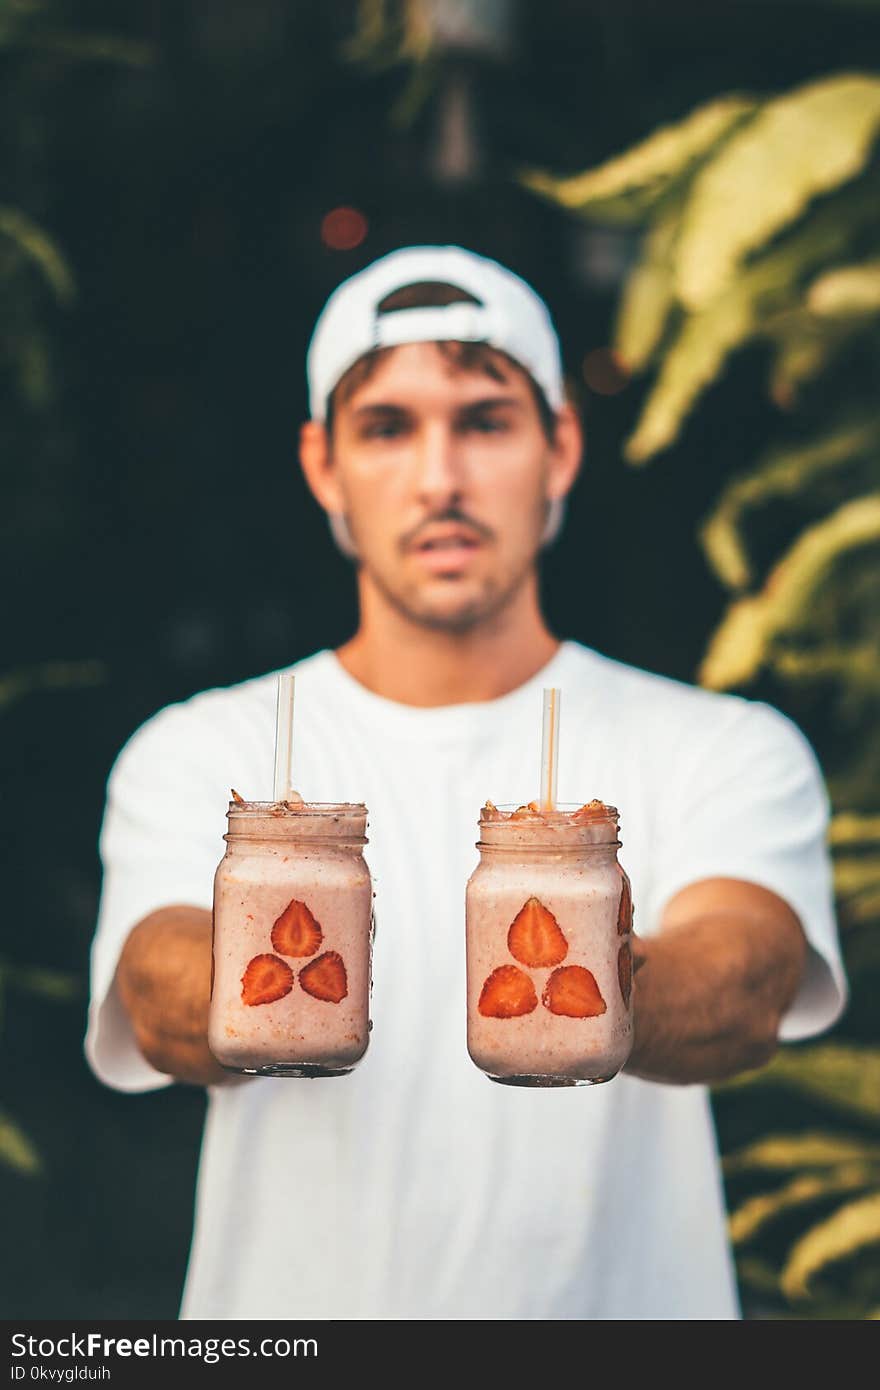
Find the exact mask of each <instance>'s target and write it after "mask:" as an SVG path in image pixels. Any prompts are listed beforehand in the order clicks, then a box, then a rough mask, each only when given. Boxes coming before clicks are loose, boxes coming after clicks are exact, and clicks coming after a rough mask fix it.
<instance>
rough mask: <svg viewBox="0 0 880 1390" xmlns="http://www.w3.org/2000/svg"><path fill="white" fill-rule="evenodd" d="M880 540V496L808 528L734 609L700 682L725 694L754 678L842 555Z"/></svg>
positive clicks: (718, 634) (845, 505) (708, 655)
mask: <svg viewBox="0 0 880 1390" xmlns="http://www.w3.org/2000/svg"><path fill="white" fill-rule="evenodd" d="M878 540H880V494H875V495H871V496H868V497H859V498H856V499H855V500H854V501H852V502H845V503H843V505H842V506H840V507H838V508H837V510H836V511H835V512H833V513H832V514H831V516H829V517H826V518H824V519H823V520H822V521H819V522H817V523H816V524H815V525H814V526H810V527H808V528H807V529H806V531H804V532H803V533H802V534H801V535H800V536H799V537H798V539H797V540H796V541H795V542H794V544H793V545H792V546H791V548H790V549H789V551H788V552H787V554H786V555H784V556H783V558H782V559H781V560H780V561H779V562H778V563H777V564H776V565H775V567H774V568H773V570H772V571H771V573H770V575H769V577H768V579H767V581H766V583H765V584H764V587H763V588H762V590H761V592H760V593H758V594H753V595H749V596H748V597H747V598H741V599H737V600H735V601H734V602H733V603H732V604H731V605H730V607H729V609H728V610H727V613H726V615H725V617H724V619H723V620H722V622H721V624H720V626H719V627H718V628H717V629H716V631H715V633H714V635H713V637H712V639H711V641H710V643H709V647H708V649H707V651H706V654H705V656H704V658H703V661H702V664H701V666H700V671H699V679H700V683H701V684H702V685H706V686H708V687H709V688H710V689H713V690H723V689H727V688H728V687H730V686H735V685H745V684H747V683H748V682H749V681H751V680H753V679H754V677H755V676H756V675H757V673H758V671H759V670H760V668H761V666H762V665H763V664H764V663H765V661H766V660H767V657H768V654H769V651H770V647H771V644H772V643H773V641H774V640H775V639H776V638H777V637H779V636H780V635H781V634H782V633H785V632H788V631H791V630H795V629H796V628H797V627H798V625H799V624H801V623H802V622H803V621H804V618H805V617H806V616H807V615H809V612H810V602H811V599H812V596H813V594H814V592H815V591H816V589H817V587H818V586H819V585H820V584H822V583H824V582H825V580H826V577H827V576H828V574H829V572H830V571H831V569H832V568H833V566H834V565H835V564H836V563H837V561H838V560H839V559H840V558H841V556H842V555H844V554H846V553H848V552H849V551H851V550H853V549H856V548H858V547H860V546H864V545H869V544H871V543H872V542H873V543H876V542H877V541H878Z"/></svg>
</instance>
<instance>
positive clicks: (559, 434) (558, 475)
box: [547, 404, 584, 498]
mask: <svg viewBox="0 0 880 1390" xmlns="http://www.w3.org/2000/svg"><path fill="white" fill-rule="evenodd" d="M583 452H584V432H583V427H582V425H581V422H580V417H579V415H578V413H577V411H576V410H575V408H574V406H572V405H567V404H566V405H564V406H562V408H561V410H560V411H559V412H558V414H557V416H556V433H555V437H554V439H553V443H552V445H551V446H550V461H549V466H548V471H547V496H548V497H549V498H557V497H565V496H566V494H567V493H568V492H570V491H571V488H572V486H573V485H574V481H575V479H576V478H577V475H578V473H579V472H580V468H581V459H582V457H583Z"/></svg>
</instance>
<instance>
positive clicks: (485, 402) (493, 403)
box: [458, 396, 523, 413]
mask: <svg viewBox="0 0 880 1390" xmlns="http://www.w3.org/2000/svg"><path fill="white" fill-rule="evenodd" d="M510 408H513V409H514V410H522V408H523V403H522V401H521V400H519V398H518V397H517V396H483V397H481V398H480V400H478V401H466V402H465V403H464V404H463V405H460V406H459V407H458V409H459V412H461V413H463V412H465V411H467V412H470V411H484V410H503V409H510Z"/></svg>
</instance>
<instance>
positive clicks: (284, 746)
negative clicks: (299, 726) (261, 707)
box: [275, 673, 298, 801]
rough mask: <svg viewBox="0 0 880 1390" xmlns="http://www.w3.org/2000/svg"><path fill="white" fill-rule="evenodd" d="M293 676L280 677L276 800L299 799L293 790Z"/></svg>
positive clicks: (276, 739) (276, 724)
mask: <svg viewBox="0 0 880 1390" xmlns="http://www.w3.org/2000/svg"><path fill="white" fill-rule="evenodd" d="M293 679H294V678H293V676H292V675H289V674H287V673H285V674H284V675H281V676H279V677H278V717H277V720H276V723H275V800H276V801H290V800H291V799H294V800H298V798H297V797H296V795H295V793H294V791H293Z"/></svg>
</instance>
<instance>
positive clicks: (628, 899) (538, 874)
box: [466, 801, 632, 1086]
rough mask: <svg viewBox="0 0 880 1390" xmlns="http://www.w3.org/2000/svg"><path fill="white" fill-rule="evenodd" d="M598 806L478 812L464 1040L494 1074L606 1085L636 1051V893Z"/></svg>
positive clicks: (613, 821) (515, 1081)
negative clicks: (633, 944) (633, 941)
mask: <svg viewBox="0 0 880 1390" xmlns="http://www.w3.org/2000/svg"><path fill="white" fill-rule="evenodd" d="M617 835H618V813H617V810H616V808H615V807H613V806H606V805H605V804H604V803H603V802H601V801H592V802H590V803H588V804H587V805H585V806H582V807H579V808H575V807H560V808H557V809H555V810H553V811H542V810H540V809H539V808H538V806H537V805H536V803H534V802H532V803H530V804H529V805H528V806H522V807H518V808H516V809H513V808H498V807H495V806H493V805H492V803H491V802H487V803H486V805H485V806H484V807H483V810H482V813H481V816H480V840H479V842H478V845H477V848H478V849H479V850H480V863H479V865H478V866H477V868H476V869H475V870H474V872H473V874H472V875H471V878H470V880H469V882H468V885H467V894H466V902H467V995H468V998H467V1018H468V1025H467V1029H468V1031H467V1038H468V1052H469V1053H470V1056H471V1058H472V1060H473V1061H474V1062H475V1063H476V1065H477V1066H478V1067H480V1068H481V1069H482V1070H483V1071H485V1072H486V1073H487V1074H488V1075H489V1076H490V1077H491V1078H492V1080H493V1081H501V1082H506V1083H507V1084H508V1085H520V1086H578V1085H589V1084H591V1083H596V1082H600V1081H609V1080H610V1079H611V1078H612V1077H613V1076H615V1075H616V1074H617V1072H618V1071H620V1068H621V1067H622V1066H623V1064H624V1062H625V1061H626V1059H627V1057H628V1056H629V1053H630V1050H631V1047H632V999H631V996H632V951H631V944H630V943H631V932H632V896H631V889H630V883H629V879H628V878H627V875H626V873H625V872H624V870H623V869H622V868H621V866H620V864H619V863H618V861H617V849H618V847H619V845H620V840H619V839H618V838H617Z"/></svg>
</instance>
